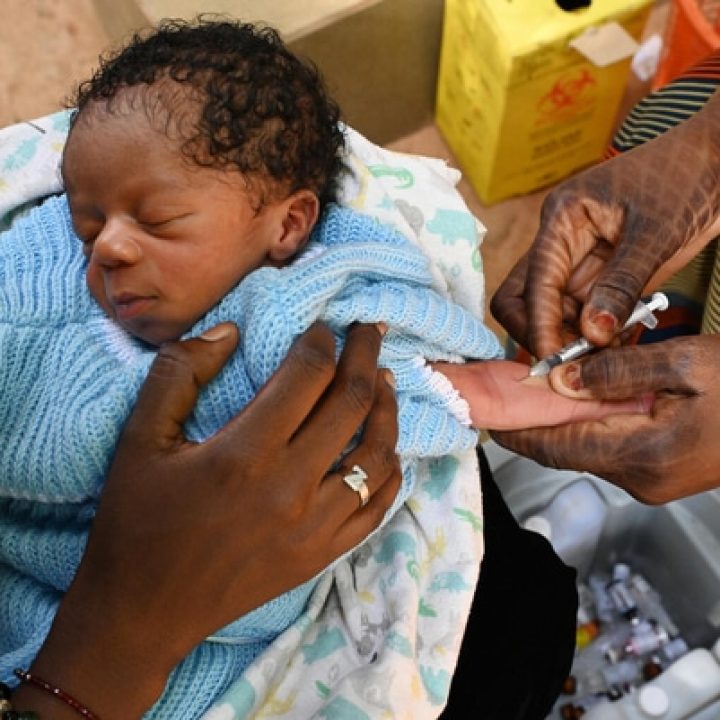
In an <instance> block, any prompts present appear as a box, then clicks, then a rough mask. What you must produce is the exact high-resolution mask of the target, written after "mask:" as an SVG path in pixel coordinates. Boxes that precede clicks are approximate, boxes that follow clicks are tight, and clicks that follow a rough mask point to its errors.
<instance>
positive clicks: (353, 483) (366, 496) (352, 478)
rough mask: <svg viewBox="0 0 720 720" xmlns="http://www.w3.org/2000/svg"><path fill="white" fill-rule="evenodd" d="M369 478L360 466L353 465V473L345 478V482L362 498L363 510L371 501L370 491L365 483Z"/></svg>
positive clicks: (361, 505)
mask: <svg viewBox="0 0 720 720" xmlns="http://www.w3.org/2000/svg"><path fill="white" fill-rule="evenodd" d="M367 477H368V476H367V473H366V472H365V471H364V470H363V469H362V468H361V467H360V466H359V465H353V467H352V471H351V472H349V473H348V474H347V475H345V476H344V477H343V482H344V483H345V484H346V485H347V486H348V487H349V488H350V489H351V490H354V491H355V492H356V493H357V494H358V495H359V496H360V507H361V508H363V507H365V506H366V505H367V504H368V501H369V500H370V491H369V490H368V486H367V483H366V482H365V481H366V480H367Z"/></svg>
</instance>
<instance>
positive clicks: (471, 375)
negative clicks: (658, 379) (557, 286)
mask: <svg viewBox="0 0 720 720" xmlns="http://www.w3.org/2000/svg"><path fill="white" fill-rule="evenodd" d="M432 367H433V368H434V369H435V370H437V371H438V372H441V373H442V374H443V375H445V377H447V378H448V380H450V382H451V383H452V384H453V386H454V387H455V389H456V390H457V391H458V392H459V393H460V395H462V397H463V398H465V400H466V401H467V403H468V405H469V406H470V419H471V421H472V424H473V427H476V428H478V429H483V430H519V429H522V428H531V427H540V426H546V425H561V424H563V423H567V422H575V421H581V420H600V419H602V418H604V417H606V416H608V415H617V414H619V413H621V414H627V413H647V412H648V411H649V410H650V408H651V406H652V399H651V398H648V397H642V398H637V399H629V400H619V401H613V402H609V401H602V402H601V401H597V400H573V399H571V398H568V397H565V396H563V395H560V394H558V393H556V392H555V391H554V390H553V389H552V387H551V386H550V382H549V381H548V378H547V377H528V366H527V365H524V364H522V363H518V362H512V361H510V360H487V361H482V362H468V363H465V364H456V363H433V364H432Z"/></svg>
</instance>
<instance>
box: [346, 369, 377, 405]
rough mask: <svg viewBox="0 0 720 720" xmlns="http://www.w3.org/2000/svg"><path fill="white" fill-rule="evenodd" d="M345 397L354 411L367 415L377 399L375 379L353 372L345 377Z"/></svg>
mask: <svg viewBox="0 0 720 720" xmlns="http://www.w3.org/2000/svg"><path fill="white" fill-rule="evenodd" d="M344 379H345V396H346V398H347V400H348V404H349V405H350V407H351V408H352V409H357V410H359V411H361V412H362V413H363V415H367V414H368V413H369V412H370V408H371V407H372V404H373V401H374V399H375V382H374V380H375V379H374V377H368V376H367V375H363V374H361V373H356V372H351V373H349V374H348V375H346V376H345V378H344Z"/></svg>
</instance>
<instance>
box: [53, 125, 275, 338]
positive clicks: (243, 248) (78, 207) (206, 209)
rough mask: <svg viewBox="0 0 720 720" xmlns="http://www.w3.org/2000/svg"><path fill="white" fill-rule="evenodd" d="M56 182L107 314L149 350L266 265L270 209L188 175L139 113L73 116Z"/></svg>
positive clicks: (207, 173)
mask: <svg viewBox="0 0 720 720" xmlns="http://www.w3.org/2000/svg"><path fill="white" fill-rule="evenodd" d="M63 178H64V181H65V188H66V191H67V195H68V199H69V203H70V209H71V212H72V217H73V225H74V227H75V231H76V232H77V234H78V236H79V237H80V239H81V240H82V243H83V247H84V251H85V254H86V256H87V258H88V268H87V284H88V287H89V289H90V292H91V293H92V295H93V297H94V298H95V299H96V300H97V302H98V303H99V304H100V305H101V307H102V308H103V310H105V312H107V314H108V315H109V316H110V317H112V318H114V319H115V320H116V321H117V322H118V323H119V324H120V325H122V326H123V327H124V328H125V329H126V330H127V331H128V332H130V333H132V334H133V335H135V336H136V337H139V338H141V339H142V340H145V341H146V342H148V343H151V344H152V345H159V344H161V343H163V342H165V341H167V340H173V339H176V338H178V337H180V336H181V335H182V334H183V333H185V332H186V331H187V330H189V329H190V327H192V325H193V324H194V323H195V322H196V321H197V320H198V319H199V318H200V317H202V315H204V314H205V313H206V312H207V311H208V310H209V309H210V308H211V307H212V306H213V305H215V304H216V303H217V302H218V301H219V300H220V299H221V298H222V297H223V295H225V294H226V293H227V292H228V291H229V290H231V289H232V288H233V287H234V286H235V285H236V284H237V283H238V282H239V281H240V280H241V279H242V278H243V277H245V275H247V274H248V273H249V272H250V271H252V270H254V269H255V268H257V267H259V266H260V265H262V264H263V263H264V262H265V261H266V260H267V252H268V247H269V245H270V243H271V241H272V237H273V234H274V233H277V232H279V231H280V229H279V228H278V222H279V220H278V214H277V212H275V210H276V208H275V207H274V206H273V205H272V204H270V205H267V206H264V207H263V208H262V209H261V210H260V211H259V212H256V211H255V210H254V209H253V206H252V204H251V200H250V197H249V194H248V191H247V188H246V186H245V184H244V181H243V179H242V177H241V176H240V175H239V174H238V173H233V172H222V171H220V170H213V169H208V168H200V167H195V166H191V165H190V164H189V163H188V162H187V161H186V160H184V159H183V158H182V157H181V155H180V150H179V146H178V144H177V142H175V141H173V140H170V139H168V138H167V137H165V136H164V135H163V134H162V133H160V132H158V131H157V130H154V129H153V128H152V127H150V125H149V123H148V121H147V119H146V118H145V115H144V113H143V112H142V111H136V112H133V113H130V114H121V115H111V114H107V113H103V114H99V113H92V114H91V116H90V117H89V118H85V117H83V116H81V117H80V118H79V119H78V121H77V123H76V124H75V126H74V128H73V130H72V133H71V134H70V137H69V139H68V143H67V147H66V149H65V155H64V159H63Z"/></svg>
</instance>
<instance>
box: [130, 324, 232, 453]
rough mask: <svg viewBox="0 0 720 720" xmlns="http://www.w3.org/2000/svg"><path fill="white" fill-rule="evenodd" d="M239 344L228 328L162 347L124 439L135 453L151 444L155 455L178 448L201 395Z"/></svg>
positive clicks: (217, 329) (214, 328)
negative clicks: (140, 446) (131, 444)
mask: <svg viewBox="0 0 720 720" xmlns="http://www.w3.org/2000/svg"><path fill="white" fill-rule="evenodd" d="M238 338H239V335H238V330H237V327H236V326H235V325H234V324H233V323H222V324H220V325H216V326H215V327H213V328H210V329H209V330H206V331H205V332H204V333H203V334H202V335H200V336H198V337H196V338H191V339H188V340H178V341H175V342H170V343H166V344H164V345H163V346H162V347H161V348H160V350H159V352H158V354H157V356H156V358H155V360H154V361H153V363H152V365H151V366H150V371H149V372H148V376H147V378H146V380H145V382H144V384H143V386H142V388H141V389H140V393H139V395H138V400H137V403H136V405H135V409H134V411H133V413H132V415H131V416H130V419H129V420H128V423H127V425H126V428H125V431H124V433H123V435H124V437H125V436H127V435H131V436H132V437H133V442H134V443H136V447H137V445H138V444H141V445H147V444H151V445H153V446H154V447H155V449H168V448H171V447H175V446H177V444H178V443H179V442H182V441H183V440H184V434H183V425H184V423H185V420H187V418H188V416H189V415H190V413H191V412H192V410H193V408H194V407H195V403H196V402H197V398H198V394H199V393H200V389H201V388H202V387H203V386H204V385H206V384H207V383H209V382H210V381H211V380H212V379H213V378H214V377H215V376H216V375H217V374H218V373H219V372H220V370H221V369H222V368H223V366H224V365H225V363H226V362H227V361H228V359H229V357H230V356H231V354H232V353H233V351H234V350H235V348H236V347H237V343H238ZM142 438H144V439H145V440H144V441H142Z"/></svg>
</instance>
